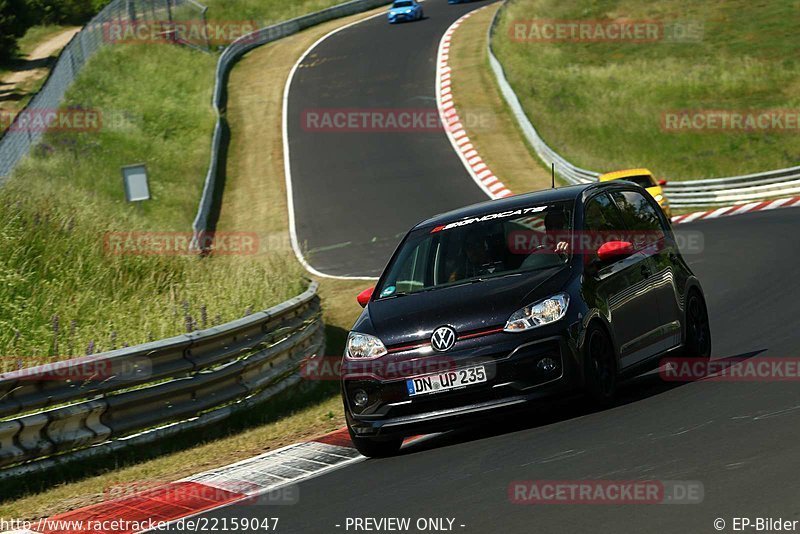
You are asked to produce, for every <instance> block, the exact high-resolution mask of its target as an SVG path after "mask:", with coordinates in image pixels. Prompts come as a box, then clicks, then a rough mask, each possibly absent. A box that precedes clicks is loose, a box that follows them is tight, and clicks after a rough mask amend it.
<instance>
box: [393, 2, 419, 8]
mask: <svg viewBox="0 0 800 534" xmlns="http://www.w3.org/2000/svg"><path fill="white" fill-rule="evenodd" d="M413 5H414V3H413V2H408V1H404V2H395V3H394V4H393V5H392V7H411V6H413Z"/></svg>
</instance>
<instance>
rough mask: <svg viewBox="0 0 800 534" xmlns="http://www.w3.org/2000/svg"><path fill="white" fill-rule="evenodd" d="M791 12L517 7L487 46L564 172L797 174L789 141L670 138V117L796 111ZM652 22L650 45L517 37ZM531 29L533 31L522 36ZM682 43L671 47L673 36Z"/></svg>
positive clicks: (744, 135) (540, 3)
mask: <svg viewBox="0 0 800 534" xmlns="http://www.w3.org/2000/svg"><path fill="white" fill-rule="evenodd" d="M793 4H794V3H793V2H783V3H781V2H777V3H776V2H773V3H769V4H754V3H752V2H747V1H746V0H731V1H729V2H722V3H719V2H714V3H694V4H686V3H684V2H679V1H678V0H666V1H663V2H658V3H653V2H645V1H642V0H603V1H599V2H597V1H589V0H580V1H578V2H571V3H565V2H557V1H555V0H516V1H514V2H511V3H509V4H508V5H507V9H506V10H505V11H504V13H503V14H502V16H501V20H500V24H499V26H498V28H497V32H496V33H495V36H494V39H493V44H494V46H495V50H496V54H497V56H498V58H499V59H500V61H501V62H502V63H503V66H504V67H505V70H506V73H507V76H508V79H509V81H510V82H511V84H512V86H513V87H514V90H515V91H516V93H517V95H518V96H519V98H520V101H521V102H522V105H523V107H524V108H525V110H526V112H527V113H528V115H529V117H530V118H531V119H532V122H533V123H534V125H535V126H536V127H537V128H538V129H539V131H540V133H541V134H542V136H543V137H544V139H545V140H546V141H547V142H548V143H549V144H550V145H551V146H553V147H555V148H556V149H557V150H558V151H559V152H560V153H561V154H562V155H564V156H565V157H566V158H567V159H568V160H570V161H572V162H573V163H575V164H577V165H580V166H583V167H585V168H589V169H594V170H598V171H607V170H613V169H618V168H625V167H638V166H647V167H649V168H650V169H651V170H653V171H654V172H655V173H656V174H657V175H658V176H663V177H667V178H669V179H671V180H687V179H697V178H708V177H715V176H727V175H734V174H743V173H748V172H757V171H763V170H770V169H776V168H781V167H788V166H792V165H797V161H798V159H800V150H798V144H797V142H796V135H797V130H794V131H751V132H743V131H735V130H731V129H728V130H723V131H697V130H693V131H671V130H669V129H668V128H662V116H663V114H664V113H667V112H673V111H676V110H686V109H688V110H709V109H711V110H713V109H721V110H732V111H734V110H750V109H771V108H772V109H775V108H783V109H790V110H791V109H795V110H796V109H797V107H798V104H799V103H800V97H799V96H798V94H800V93H798V87H800V61H798V60H797V57H798V51H799V50H800V43H798V41H797V39H795V38H794V33H795V26H796V25H795V21H796V19H797V6H796V5H793ZM618 18H629V19H633V20H640V21H641V20H649V21H653V20H655V21H658V22H660V23H662V24H663V27H664V29H665V30H664V33H663V35H666V36H667V37H666V38H664V39H659V40H658V41H656V42H643V43H634V42H630V41H628V42H623V41H619V40H617V41H610V42H597V41H582V42H563V41H562V42H558V41H555V42H541V41H525V40H520V39H518V38H517V37H516V35H517V34H515V33H514V32H515V31H517V30H516V28H519V27H523V28H524V27H526V26H524V25H523V26H518V24H519V23H520V22H524V21H530V20H539V21H542V20H544V19H549V20H562V21H589V22H591V21H598V20H607V19H618ZM527 27H528V28H530V25H528V26H527ZM679 29H684V30H686V31H687V32H689V34H688V35H687V36H686V38H684V39H679V38H678V36H677V30H679Z"/></svg>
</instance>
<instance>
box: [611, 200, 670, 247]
mask: <svg viewBox="0 0 800 534" xmlns="http://www.w3.org/2000/svg"><path fill="white" fill-rule="evenodd" d="M612 196H613V197H614V200H615V201H616V203H617V206H619V211H620V213H621V214H622V220H623V222H624V224H625V226H626V228H627V229H628V230H632V231H634V232H645V234H643V237H646V238H647V239H648V241H650V240H658V239H661V238H662V237H664V226H663V224H662V221H661V217H659V214H658V212H657V211H656V208H654V207H653V205H652V204H651V203H650V202H649V201H648V200H647V198H645V196H644V195H642V194H641V193H638V192H636V191H616V192H614V193H612Z"/></svg>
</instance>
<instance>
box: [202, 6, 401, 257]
mask: <svg viewBox="0 0 800 534" xmlns="http://www.w3.org/2000/svg"><path fill="white" fill-rule="evenodd" d="M389 3H391V2H388V1H387V0H353V1H351V2H346V3H344V4H339V5H337V6H333V7H329V8H327V9H323V10H322V11H317V12H316V13H310V14H308V15H304V16H302V17H297V18H295V19H291V20H287V21H285V22H279V23H277V24H273V25H272V26H267V27H266V28H262V29H260V30H256V31H254V32H253V33H249V34H247V35H244V36H242V37H240V38H239V39H237V40H235V41H234V42H233V43H231V45H230V46H229V47H228V48H226V49H225V51H224V52H223V53H222V55H221V56H220V58H219V61H217V72H216V80H215V84H214V95H213V97H212V98H213V101H212V105H213V106H214V110H215V111H216V113H217V124H216V126H215V128H214V135H213V137H212V139H211V161H210V162H209V165H208V172H207V173H206V179H205V182H204V185H203V194H202V197H201V198H200V205H199V206H198V209H197V215H196V216H195V219H194V223H193V224H192V230H193V232H194V239H193V240H192V247H193V248H194V249H195V250H199V249H200V248H201V246H200V243H201V242H202V240H201V236H202V235H203V234H205V233H206V232H209V231H211V230H213V228H212V226H213V222H214V221H213V219H214V217H213V212H214V203H215V199H216V198H218V196H219V194H220V192H219V191H218V190H217V184H218V183H221V182H222V179H221V177H222V176H224V173H225V151H226V149H227V145H228V140H229V129H228V122H227V120H226V118H225V106H226V100H227V91H228V88H227V85H228V75H229V74H230V70H231V68H232V67H233V65H234V64H235V63H236V62H237V61H238V60H239V58H241V57H242V56H243V55H244V54H246V53H247V52H249V51H250V50H252V49H253V48H256V47H259V46H262V45H265V44H267V43H271V42H272V41H277V40H278V39H282V38H284V37H287V36H289V35H292V34H295V33H297V32H299V31H301V30H304V29H306V28H310V27H311V26H316V25H317V24H322V23H323V22H327V21H329V20H334V19H338V18H342V17H347V16H350V15H355V14H356V13H362V12H364V11H368V10H370V9H374V8H376V7H380V6H382V5H386V4H389Z"/></svg>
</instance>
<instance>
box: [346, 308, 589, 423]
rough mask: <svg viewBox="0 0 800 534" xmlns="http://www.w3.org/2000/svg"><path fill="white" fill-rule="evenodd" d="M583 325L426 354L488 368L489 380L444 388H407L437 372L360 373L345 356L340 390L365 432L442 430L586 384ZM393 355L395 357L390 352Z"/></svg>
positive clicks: (452, 365)
mask: <svg viewBox="0 0 800 534" xmlns="http://www.w3.org/2000/svg"><path fill="white" fill-rule="evenodd" d="M578 330H579V326H578V324H577V323H575V324H573V325H571V326H570V327H566V326H565V325H563V324H562V325H551V326H549V327H543V328H540V329H536V330H535V331H532V332H531V333H515V334H511V333H506V332H499V333H495V334H492V335H490V336H486V338H485V339H483V338H479V339H477V340H475V343H474V344H473V345H472V346H470V347H468V348H466V349H461V350H459V351H458V352H454V353H453V354H452V358H451V359H450V360H446V358H448V354H449V353H435V354H434V355H429V356H428V358H437V364H441V363H445V366H446V367H448V370H452V369H463V368H469V367H474V366H477V365H482V366H483V367H484V369H485V371H486V375H487V381H486V382H484V383H480V384H474V385H469V386H466V387H463V388H461V389H457V390H450V391H444V392H440V393H431V394H423V395H417V396H410V395H409V393H408V389H407V386H406V380H407V379H408V378H409V377H410V376H420V375H424V374H431V373H418V374H414V373H411V374H408V375H404V376H392V377H389V378H387V377H386V376H371V377H368V376H359V375H358V373H356V375H355V376H348V374H347V363H346V362H345V366H344V367H343V372H344V376H345V377H344V378H343V380H342V394H343V397H344V404H345V412H346V416H347V421H348V424H349V425H350V427H351V428H352V429H353V431H354V433H355V434H356V435H359V436H363V437H378V436H380V437H386V436H394V435H405V436H407V435H413V434H418V433H427V432H438V431H443V430H448V429H451V428H454V427H457V426H459V425H460V424H462V423H463V422H464V421H465V420H469V419H474V418H476V417H480V416H481V415H486V414H488V413H494V411H495V410H500V409H504V408H511V407H514V406H518V405H521V404H524V403H527V402H530V401H533V400H537V399H542V398H545V397H550V396H554V395H558V394H560V393H567V392H569V391H574V390H575V389H576V388H578V387H580V386H581V385H582V384H583V365H582V358H581V357H580V354H579V351H578V349H577V343H576V338H577V335H578ZM388 356H393V355H387V356H385V357H384V358H386V357H388ZM414 357H415V355H414V354H410V355H407V358H414ZM422 358H424V357H420V358H419V359H420V360H421V359H422ZM545 358H549V359H551V360H555V361H557V362H558V366H557V368H556V369H555V370H553V371H550V372H545V371H543V370H542V369H540V368H539V367H537V364H538V363H539V362H540V361H542V360H543V359H545ZM395 359H396V360H397V362H396V363H397V364H398V365H401V364H402V363H404V361H403V360H402V359H401V357H398V356H395ZM405 361H406V362H407V361H408V360H405ZM392 363H394V362H391V361H390V362H385V363H383V364H382V365H381V369H388V368H391V365H392ZM423 368H425V367H424V366H423ZM377 374H380V373H377ZM357 390H362V391H364V392H366V393H367V394H368V397H369V402H368V403H367V405H366V406H365V407H363V408H358V407H356V406H355V403H354V400H353V398H354V394H355V392H356V391H357Z"/></svg>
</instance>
